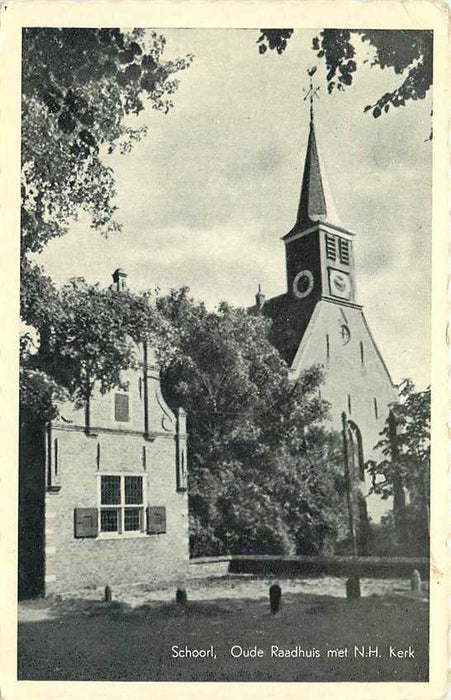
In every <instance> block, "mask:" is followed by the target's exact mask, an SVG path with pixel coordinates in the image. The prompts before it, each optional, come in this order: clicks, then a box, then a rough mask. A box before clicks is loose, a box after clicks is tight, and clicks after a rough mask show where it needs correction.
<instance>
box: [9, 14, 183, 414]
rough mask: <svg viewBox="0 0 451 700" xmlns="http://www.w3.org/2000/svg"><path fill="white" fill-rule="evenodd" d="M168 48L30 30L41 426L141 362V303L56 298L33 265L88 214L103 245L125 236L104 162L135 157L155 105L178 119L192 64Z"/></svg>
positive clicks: (33, 360)
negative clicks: (141, 122) (64, 404)
mask: <svg viewBox="0 0 451 700" xmlns="http://www.w3.org/2000/svg"><path fill="white" fill-rule="evenodd" d="M164 47H165V38H164V37H163V36H161V35H159V34H157V33H156V32H153V31H148V30H146V31H144V30H142V29H134V30H127V31H122V30H119V29H82V28H62V29H58V28H50V27H30V28H25V29H24V30H23V37H22V52H23V60H22V149H21V165H22V182H21V195H22V209H21V237H22V240H21V243H22V245H21V316H22V319H23V321H24V322H25V323H26V324H28V326H29V327H32V328H33V329H35V331H37V337H38V338H39V335H40V334H41V333H43V332H44V336H45V344H44V345H43V346H42V347H41V350H40V352H39V353H38V354H37V355H36V353H35V349H36V348H33V337H32V336H33V334H32V333H30V332H29V330H28V331H27V332H26V333H25V334H24V335H23V338H22V341H21V405H22V409H23V411H25V412H27V411H29V412H31V413H32V414H33V415H41V416H42V417H44V418H49V417H52V416H53V415H54V412H55V407H54V403H53V399H52V397H54V398H56V397H57V396H58V395H60V396H61V395H65V394H64V389H65V390H67V391H69V393H70V395H71V396H72V397H73V398H74V399H76V400H77V401H80V400H83V401H85V400H86V397H87V396H88V395H89V393H90V388H89V387H90V386H91V385H92V382H93V381H94V380H97V381H99V382H100V387H101V388H102V389H103V390H106V389H107V388H108V386H111V385H112V384H114V383H116V382H117V381H118V372H119V370H120V369H121V368H124V367H126V366H128V365H129V364H130V363H131V362H132V352H131V350H130V347H129V345H128V344H127V343H126V342H125V340H124V338H125V336H126V334H127V333H130V335H131V336H132V337H133V335H134V334H138V335H139V333H140V328H141V326H140V324H142V323H143V315H142V314H141V316H140V318H139V319H136V318H134V322H136V323H137V325H136V327H135V329H134V331H133V332H132V331H131V324H130V323H129V322H128V321H127V319H126V318H125V316H126V315H127V314H132V317H133V313H137V305H138V306H139V303H138V301H137V300H136V299H133V298H132V296H128V297H127V299H128V302H129V303H128V304H125V305H124V306H123V305H122V304H121V307H120V308H119V306H118V305H117V303H115V301H114V295H112V294H108V292H102V291H101V290H99V289H95V288H92V287H91V288H89V287H88V286H86V285H83V283H81V282H78V283H71V284H69V285H67V286H66V287H65V288H64V289H63V290H62V291H61V292H58V291H57V290H56V289H55V287H54V285H53V283H52V280H51V279H50V278H49V277H47V276H46V275H45V274H44V272H43V270H42V268H41V267H40V266H39V265H37V264H36V263H35V262H33V261H32V259H30V253H40V252H41V251H42V249H43V248H44V246H45V245H46V244H47V243H48V242H49V241H50V240H51V239H52V238H55V237H58V236H62V235H63V234H65V233H66V232H67V230H68V226H69V223H70V222H71V221H73V220H76V219H77V217H78V215H79V213H80V212H81V211H85V212H87V213H88V214H89V215H90V218H91V222H92V227H93V228H94V229H96V230H97V231H98V232H100V233H101V234H104V235H107V234H108V233H109V232H111V231H115V230H117V229H119V228H120V227H119V225H118V223H117V221H116V220H115V217H114V215H115V206H114V204H113V199H114V195H115V185H114V173H113V170H112V169H111V167H109V166H108V165H107V161H106V159H105V155H106V154H108V153H109V154H111V153H113V152H114V151H118V152H120V153H127V152H129V151H130V150H131V148H132V147H133V144H134V142H136V141H137V140H139V139H141V138H142V137H143V136H144V135H145V133H146V129H145V128H143V127H140V128H139V129H136V128H134V127H133V115H137V114H139V113H140V112H141V111H142V110H143V109H144V107H145V105H146V104H149V105H150V106H151V107H152V108H153V109H156V110H161V111H164V112H167V111H168V110H169V109H170V108H171V107H172V101H171V96H172V94H173V93H174V92H175V90H176V89H177V85H178V82H177V80H176V78H175V74H176V73H177V72H178V71H180V70H184V69H185V68H186V67H187V66H188V65H189V64H190V61H191V57H190V56H188V57H186V58H179V59H176V60H174V61H164V60H163V51H164ZM132 305H134V311H133V312H132V308H131V307H132ZM138 315H139V314H138ZM78 324H79V325H78ZM143 327H144V326H143ZM141 330H142V328H141ZM115 333H118V335H117V345H116V347H114V343H113V335H114V334H115ZM41 340H42V338H41ZM97 353H98V354H97ZM52 354H53V357H54V359H53V360H52V362H53V365H52V367H50V357H51V356H52ZM56 358H59V360H58V361H57V359H56ZM61 392H63V393H62V394H61Z"/></svg>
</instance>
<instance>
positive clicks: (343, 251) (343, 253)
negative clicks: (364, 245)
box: [340, 238, 349, 265]
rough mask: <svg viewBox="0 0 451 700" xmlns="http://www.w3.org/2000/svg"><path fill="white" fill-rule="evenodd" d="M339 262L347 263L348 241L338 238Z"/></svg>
mask: <svg viewBox="0 0 451 700" xmlns="http://www.w3.org/2000/svg"><path fill="white" fill-rule="evenodd" d="M340 262H341V263H342V264H343V265H349V241H347V240H345V239H344V238H340Z"/></svg>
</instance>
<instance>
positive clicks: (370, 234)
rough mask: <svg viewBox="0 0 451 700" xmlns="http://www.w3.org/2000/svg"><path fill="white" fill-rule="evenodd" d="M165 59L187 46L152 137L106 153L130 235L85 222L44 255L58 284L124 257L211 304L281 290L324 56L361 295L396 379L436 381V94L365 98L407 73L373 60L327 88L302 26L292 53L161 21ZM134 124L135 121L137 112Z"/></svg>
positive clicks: (337, 178) (144, 276)
mask: <svg viewBox="0 0 451 700" xmlns="http://www.w3.org/2000/svg"><path fill="white" fill-rule="evenodd" d="M161 31H162V33H163V34H164V35H165V36H166V38H167V49H166V57H167V58H171V57H174V56H177V55H185V54H188V53H192V54H194V56H195V59H194V62H193V64H192V66H191V67H190V69H189V70H188V71H186V72H184V73H182V74H181V75H180V80H181V82H180V87H179V90H178V91H177V93H176V94H175V96H174V104H175V106H174V109H173V110H172V111H171V112H170V113H169V114H168V115H164V114H160V113H158V112H155V111H152V110H148V111H147V110H146V113H145V114H144V115H142V116H141V117H140V118H139V120H140V123H146V124H148V126H149V134H148V136H147V138H146V139H145V140H144V141H143V142H141V143H140V144H138V145H137V146H136V147H135V149H134V150H133V152H132V153H131V154H130V155H127V156H114V157H111V156H110V157H109V163H110V164H111V166H112V167H113V168H114V170H115V173H116V180H117V189H118V195H117V202H116V203H117V205H118V207H119V214H118V220H119V221H120V222H121V223H122V224H123V231H122V233H119V234H116V235H114V236H111V237H110V238H109V239H108V240H105V239H103V238H101V237H100V236H99V234H98V233H97V232H96V231H93V230H92V229H90V227H89V221H86V220H80V221H79V222H78V223H76V224H74V225H73V227H72V229H71V232H70V233H69V234H68V235H67V236H65V237H64V238H61V239H58V240H55V241H53V242H51V243H50V244H49V245H48V246H47V248H46V250H45V251H44V253H43V254H42V255H40V256H39V262H40V263H41V264H43V265H44V267H45V268H46V270H47V271H48V273H49V274H51V276H52V277H53V279H54V280H55V282H57V283H64V282H65V281H66V280H67V279H68V278H69V277H73V276H84V277H85V278H86V279H87V280H88V281H90V282H97V281H98V282H101V283H102V284H105V285H107V284H109V283H110V275H111V273H112V272H113V270H114V269H115V268H116V267H118V266H121V267H124V268H125V269H126V271H127V272H128V274H129V281H130V285H131V286H132V287H133V288H134V289H136V290H142V289H146V288H150V287H155V286H158V287H159V288H160V289H161V291H162V292H166V291H168V290H169V289H170V288H171V287H176V288H177V287H180V286H182V285H188V286H189V287H190V288H191V292H192V294H193V296H195V297H196V298H199V299H203V300H205V301H206V302H207V304H208V305H210V306H212V307H213V306H214V305H215V304H217V303H218V302H219V301H221V300H223V299H225V300H227V301H229V302H230V303H232V304H235V305H240V306H241V305H243V306H248V305H251V304H252V303H253V301H254V295H255V292H256V291H257V285H258V284H259V283H260V284H262V287H263V291H264V292H265V293H266V294H267V296H273V295H277V294H280V293H282V292H284V291H285V289H286V281H285V258H284V249H283V244H282V242H281V241H280V238H281V236H283V235H284V234H285V233H287V232H288V231H289V230H290V228H291V227H292V225H293V224H294V221H295V218H296V211H297V205H298V198H299V192H300V183H301V178H302V170H303V161H304V155H305V148H306V143H307V136H308V120H309V117H308V106H307V103H305V102H304V101H303V87H305V86H306V85H307V82H308V79H307V75H306V69H307V68H308V67H310V66H312V65H318V72H317V74H316V76H315V77H317V83H318V84H319V85H320V86H321V91H320V92H321V99H320V100H318V101H317V103H316V105H315V123H316V135H317V143H318V148H319V150H320V153H321V157H322V161H323V164H324V165H325V167H326V169H327V175H328V180H329V183H330V188H331V190H332V193H333V195H334V200H335V205H336V209H337V210H338V213H339V216H340V219H341V222H342V224H343V225H344V226H345V227H347V228H349V229H351V230H352V231H354V232H355V233H356V234H357V235H356V238H355V255H356V265H357V298H358V301H359V303H361V304H363V305H364V306H365V311H366V316H367V319H368V321H369V323H370V327H371V329H372V332H373V334H374V336H375V339H376V342H377V343H378V345H379V347H380V349H381V351H382V354H383V356H384V358H385V360H386V363H387V365H388V367H389V369H390V371H391V373H392V377H393V379H394V381H395V382H398V381H400V379H401V378H403V377H406V376H410V377H412V378H413V380H414V381H415V382H416V384H417V386H418V388H422V387H424V386H426V385H428V383H429V367H430V362H429V359H430V358H429V351H430V333H429V326H430V313H429V306H430V237H431V198H430V194H431V144H430V142H428V141H425V139H426V138H427V136H428V134H429V118H430V117H429V114H430V109H431V104H430V101H429V99H426V100H423V101H418V102H412V103H411V104H408V106H406V107H404V108H399V109H396V110H393V111H390V112H389V113H388V114H387V115H383V116H382V117H381V118H380V119H374V118H373V117H372V116H371V115H370V114H364V113H363V108H364V107H365V105H366V104H370V103H372V102H374V100H375V99H377V98H378V97H379V96H380V95H382V94H383V93H384V92H386V91H387V90H390V89H392V88H393V87H395V86H396V85H397V84H398V83H399V76H395V74H394V72H393V71H392V70H390V69H385V70H381V69H379V68H377V67H373V68H371V67H370V63H369V62H367V63H363V61H365V59H367V58H370V57H371V48H367V47H366V45H364V44H361V43H360V40H358V43H359V51H358V58H359V59H360V60H359V64H360V65H359V69H358V72H357V74H356V77H355V80H354V84H353V86H352V87H351V88H348V89H347V90H346V91H345V92H341V93H336V94H333V95H331V96H330V95H328V94H327V92H326V90H325V88H324V85H325V78H324V66H323V65H322V64H321V63H320V62H319V59H317V58H316V56H315V54H314V53H313V51H312V49H311V42H312V37H313V36H314V35H315V33H316V32H314V31H307V30H298V31H296V32H295V34H294V35H293V37H292V39H291V40H290V42H289V44H288V48H287V50H286V51H285V53H284V54H283V55H281V56H279V55H277V54H275V53H274V52H267V53H266V54H265V55H263V56H262V55H259V53H258V50H257V47H256V43H255V42H256V39H257V38H258V34H259V32H258V30H250V29H247V30H230V29H224V30H223V29H211V30H205V29H202V30H194V29H165V30H161ZM135 123H136V120H135Z"/></svg>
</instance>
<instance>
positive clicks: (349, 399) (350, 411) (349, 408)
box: [348, 394, 352, 413]
mask: <svg viewBox="0 0 451 700" xmlns="http://www.w3.org/2000/svg"><path fill="white" fill-rule="evenodd" d="M348 413H352V402H351V394H348Z"/></svg>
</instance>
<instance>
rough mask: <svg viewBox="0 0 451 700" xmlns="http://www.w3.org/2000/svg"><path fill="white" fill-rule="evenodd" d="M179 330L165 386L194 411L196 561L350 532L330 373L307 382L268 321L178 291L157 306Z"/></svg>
mask: <svg viewBox="0 0 451 700" xmlns="http://www.w3.org/2000/svg"><path fill="white" fill-rule="evenodd" d="M157 308H158V309H159V311H160V312H161V313H162V314H163V315H164V316H165V317H166V318H167V319H168V320H169V321H170V323H171V325H172V326H173V328H174V329H175V339H176V340H175V350H174V353H173V355H172V357H171V358H167V359H166V360H165V359H164V358H162V362H163V372H162V380H163V389H164V392H165V394H166V397H167V399H168V401H169V403H170V404H172V405H183V407H184V408H185V409H186V410H187V413H188V432H189V453H190V484H189V486H190V488H189V494H190V514H191V548H192V554H194V555H207V554H217V553H224V552H231V553H237V552H239V553H246V552H249V553H290V552H304V553H307V552H309V553H310V552H317V551H320V550H322V549H324V548H326V547H328V546H329V544H330V543H332V542H333V540H334V538H335V537H336V536H337V532H338V530H339V529H340V525H341V513H343V512H344V508H343V507H342V498H343V496H342V494H343V484H342V479H341V471H342V467H341V453H340V450H339V447H338V445H337V444H336V443H335V442H334V441H333V439H332V438H331V436H329V435H328V434H327V433H326V431H325V429H324V428H323V427H322V425H321V422H322V421H323V419H324V417H325V416H326V414H327V409H328V407H327V405H326V404H325V402H323V401H321V400H320V398H319V392H318V387H319V384H320V382H321V381H322V372H321V370H320V369H319V368H318V367H314V368H312V369H311V370H309V371H306V372H304V373H303V375H301V377H300V378H299V380H298V382H297V383H292V382H291V381H290V380H289V378H288V369H287V366H286V364H285V363H284V361H283V360H282V359H281V358H280V356H279V354H278V352H277V351H276V350H275V349H274V347H273V346H272V345H271V343H270V342H269V341H268V338H267V334H268V321H267V320H265V319H264V318H262V317H260V316H250V315H249V314H248V313H247V312H246V311H245V310H244V309H235V308H232V307H230V306H228V305H227V304H225V303H223V304H221V305H220V306H219V308H218V309H217V310H216V311H214V312H210V311H208V310H207V309H206V307H205V306H204V304H202V303H196V302H194V301H193V300H192V299H190V298H189V296H188V290H187V289H182V290H179V291H173V292H172V293H171V294H170V295H169V296H166V297H162V298H161V299H159V300H158V302H157Z"/></svg>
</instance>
